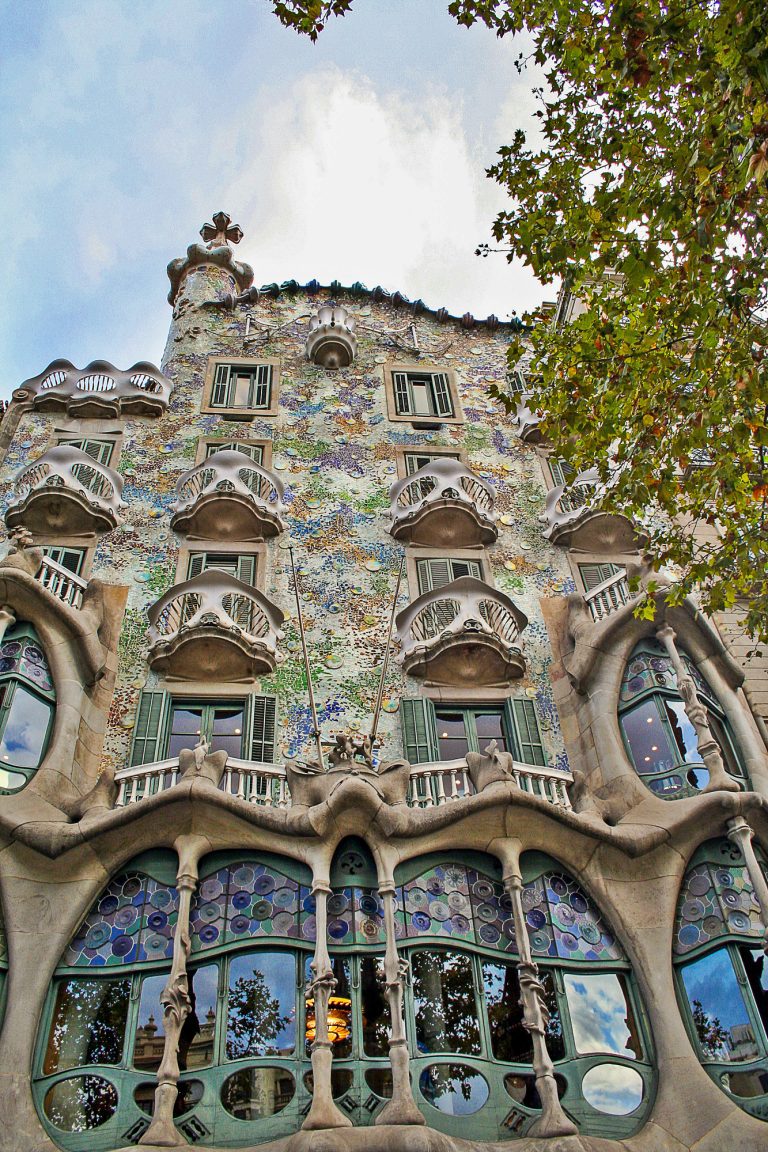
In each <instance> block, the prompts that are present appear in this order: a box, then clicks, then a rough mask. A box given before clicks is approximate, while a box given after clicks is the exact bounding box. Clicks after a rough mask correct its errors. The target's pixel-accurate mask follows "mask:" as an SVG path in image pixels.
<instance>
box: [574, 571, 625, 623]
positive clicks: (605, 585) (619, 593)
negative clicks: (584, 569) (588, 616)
mask: <svg viewBox="0 0 768 1152" xmlns="http://www.w3.org/2000/svg"><path fill="white" fill-rule="evenodd" d="M630 599H631V593H630V590H629V581H628V580H627V574H626V572H625V571H624V569H623V568H622V569H621V571H619V572H614V574H613V575H612V576H609V577H608V579H607V580H603V582H602V584H597V585H596V586H595V587H594V588H590V590H589V592H585V593H584V601H585V603H586V604H587V605H588V606H589V610H590V612H591V613H592V619H593V620H594V621H596V622H597V621H600V620H605V618H606V616H610V615H611V613H612V612H615V611H616V610H617V609H618V608H623V606H624V605H625V604H628V603H629V601H630Z"/></svg>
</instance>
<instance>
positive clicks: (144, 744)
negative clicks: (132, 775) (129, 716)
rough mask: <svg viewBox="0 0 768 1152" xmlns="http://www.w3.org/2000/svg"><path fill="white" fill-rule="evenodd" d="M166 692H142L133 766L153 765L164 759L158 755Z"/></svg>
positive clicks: (132, 760) (137, 719)
mask: <svg viewBox="0 0 768 1152" xmlns="http://www.w3.org/2000/svg"><path fill="white" fill-rule="evenodd" d="M164 700H165V693H164V692H142V694H141V699H140V701H139V709H138V712H137V714H136V725H135V727H134V729H133V746H132V748H131V764H132V765H133V764H152V763H154V762H155V761H156V760H160V759H162V757H161V756H160V755H159V754H158V744H159V741H160V721H161V720H162V716H163V702H164Z"/></svg>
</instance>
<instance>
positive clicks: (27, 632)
mask: <svg viewBox="0 0 768 1152" xmlns="http://www.w3.org/2000/svg"><path fill="white" fill-rule="evenodd" d="M55 700H56V694H55V690H54V685H53V677H52V676H51V670H50V668H49V667H48V661H47V660H46V657H45V652H44V651H43V647H42V645H41V644H40V641H39V639H38V637H37V633H36V632H35V630H34V628H32V626H31V625H30V624H24V623H21V622H19V623H17V624H14V625H13V627H12V628H9V629H8V631H7V632H6V633H5V636H4V637H3V640H2V643H0V792H16V791H18V790H19V789H20V788H23V787H24V785H25V784H27V783H28V781H29V780H31V778H32V777H33V776H34V774H35V772H36V770H37V769H38V768H39V766H40V764H41V763H42V760H43V757H44V755H45V753H46V750H47V748H48V742H49V738H50V733H51V728H52V723H53V716H54V712H55Z"/></svg>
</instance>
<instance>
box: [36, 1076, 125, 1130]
mask: <svg viewBox="0 0 768 1152" xmlns="http://www.w3.org/2000/svg"><path fill="white" fill-rule="evenodd" d="M43 1111H44V1112H45V1114H46V1116H47V1117H48V1119H49V1120H50V1122H51V1124H54V1125H55V1126H56V1127H57V1128H59V1129H61V1131H62V1132H87V1131H88V1130H89V1129H91V1128H98V1127H99V1126H100V1125H101V1124H106V1122H107V1120H109V1119H110V1117H112V1116H114V1114H115V1112H116V1111H117V1092H116V1091H115V1089H114V1087H113V1086H112V1085H111V1084H110V1083H109V1081H108V1080H104V1079H102V1077H101V1076H73V1077H72V1078H71V1079H70V1080H59V1082H58V1084H54V1085H53V1087H52V1088H49V1089H48V1091H47V1092H46V1094H45V1100H44V1101H43Z"/></svg>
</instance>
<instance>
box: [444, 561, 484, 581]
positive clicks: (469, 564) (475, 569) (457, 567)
mask: <svg viewBox="0 0 768 1152" xmlns="http://www.w3.org/2000/svg"><path fill="white" fill-rule="evenodd" d="M450 565H451V580H459V579H460V578H461V577H462V576H474V578H475V580H482V578H483V570H482V568H481V567H480V564H479V563H478V561H477V560H451V561H450Z"/></svg>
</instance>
